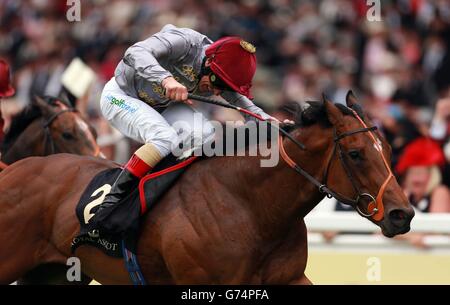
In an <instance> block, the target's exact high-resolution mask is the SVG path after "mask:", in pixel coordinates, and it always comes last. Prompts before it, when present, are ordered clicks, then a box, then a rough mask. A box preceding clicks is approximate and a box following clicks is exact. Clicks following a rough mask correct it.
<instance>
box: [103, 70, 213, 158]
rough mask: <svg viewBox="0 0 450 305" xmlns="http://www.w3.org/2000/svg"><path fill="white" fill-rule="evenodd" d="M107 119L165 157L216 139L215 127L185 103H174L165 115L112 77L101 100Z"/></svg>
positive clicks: (123, 131) (166, 110)
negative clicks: (128, 93) (125, 89)
mask: <svg viewBox="0 0 450 305" xmlns="http://www.w3.org/2000/svg"><path fill="white" fill-rule="evenodd" d="M100 109H101V111H102V113H103V116H104V117H105V118H106V119H107V120H108V121H109V122H110V123H111V125H112V126H114V127H115V128H117V129H118V130H119V131H120V132H122V133H123V134H124V135H125V136H127V137H129V138H132V139H133V140H135V141H137V142H139V143H142V144H145V143H152V144H153V145H155V146H156V148H157V149H158V151H159V152H160V154H161V156H162V157H164V156H167V155H168V154H169V153H171V152H173V153H174V154H175V155H178V154H179V153H180V149H179V144H180V143H183V144H184V145H183V147H184V148H183V151H185V150H188V149H192V148H196V147H198V146H199V145H201V144H202V143H205V142H206V141H209V140H210V139H211V138H212V137H213V136H214V128H213V126H212V125H211V124H210V123H209V122H208V120H207V119H206V118H205V117H204V115H203V114H202V113H200V112H198V111H195V110H194V109H193V108H191V107H190V106H188V105H186V104H184V103H177V102H173V103H171V104H170V105H169V106H168V107H167V108H166V109H165V110H164V111H163V112H162V113H161V114H160V113H158V112H157V111H156V110H155V109H153V108H152V107H151V106H149V105H147V104H146V103H144V102H142V101H141V100H139V99H136V98H133V97H130V96H128V95H127V94H126V93H125V92H123V91H122V89H120V87H119V85H117V83H116V81H115V79H114V78H112V79H111V80H110V81H109V82H108V83H107V84H106V85H105V88H104V89H103V92H102V96H101V99H100Z"/></svg>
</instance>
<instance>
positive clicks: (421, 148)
mask: <svg viewBox="0 0 450 305" xmlns="http://www.w3.org/2000/svg"><path fill="white" fill-rule="evenodd" d="M434 165H439V166H444V165H445V156H444V152H443V151H442V149H441V147H440V146H439V144H438V143H437V142H435V141H433V140H431V139H429V138H418V139H416V140H414V141H412V142H411V143H409V144H408V145H407V146H406V147H405V149H404V150H403V153H402V154H401V155H400V158H399V161H398V164H397V166H396V170H397V172H398V173H399V174H403V173H404V172H405V171H406V170H407V169H408V168H410V167H411V166H434Z"/></svg>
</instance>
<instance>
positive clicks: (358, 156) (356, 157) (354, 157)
mask: <svg viewBox="0 0 450 305" xmlns="http://www.w3.org/2000/svg"><path fill="white" fill-rule="evenodd" d="M348 155H349V156H350V158H351V159H352V160H354V161H358V160H361V159H362V158H361V154H360V153H359V151H357V150H350V151H349V152H348Z"/></svg>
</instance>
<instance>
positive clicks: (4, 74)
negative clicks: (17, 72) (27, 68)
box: [0, 59, 16, 97]
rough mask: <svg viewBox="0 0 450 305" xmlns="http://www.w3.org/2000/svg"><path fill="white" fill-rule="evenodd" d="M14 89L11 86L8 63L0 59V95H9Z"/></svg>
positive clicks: (12, 93)
mask: <svg viewBox="0 0 450 305" xmlns="http://www.w3.org/2000/svg"><path fill="white" fill-rule="evenodd" d="M15 92H16V90H14V88H13V87H12V86H11V82H10V75H9V65H8V63H7V62H6V61H4V60H3V59H0V97H10V96H12V95H14V93H15Z"/></svg>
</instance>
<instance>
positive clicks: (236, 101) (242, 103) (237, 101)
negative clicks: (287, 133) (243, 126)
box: [220, 91, 273, 122]
mask: <svg viewBox="0 0 450 305" xmlns="http://www.w3.org/2000/svg"><path fill="white" fill-rule="evenodd" d="M220 95H221V96H222V97H223V98H224V99H225V100H226V101H227V102H229V103H230V104H233V105H236V106H238V107H241V108H243V109H246V110H248V111H251V112H253V113H256V114H259V115H260V116H261V117H263V118H264V119H273V118H272V117H271V116H270V115H268V114H267V113H265V112H264V111H263V110H262V109H261V108H259V107H258V106H256V105H255V104H254V103H253V102H252V101H251V100H250V99H248V98H247V97H245V96H244V95H242V94H239V93H237V92H233V91H222V93H221V94H220ZM244 118H245V121H246V122H248V121H250V120H254V121H256V120H257V119H256V118H254V117H252V116H249V115H247V114H244Z"/></svg>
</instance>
